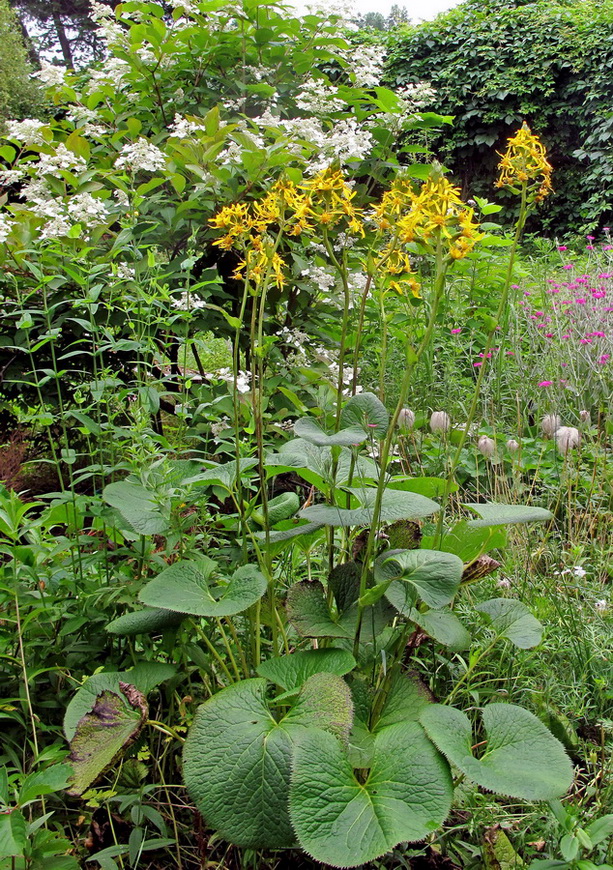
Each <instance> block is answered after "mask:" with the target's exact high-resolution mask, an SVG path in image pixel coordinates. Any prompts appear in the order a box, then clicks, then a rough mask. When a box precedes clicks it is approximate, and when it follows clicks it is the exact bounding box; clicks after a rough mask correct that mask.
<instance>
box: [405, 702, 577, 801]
mask: <svg viewBox="0 0 613 870" xmlns="http://www.w3.org/2000/svg"><path fill="white" fill-rule="evenodd" d="M420 721H421V723H422V725H423V726H424V728H425V729H426V732H427V734H428V736H429V737H430V739H431V740H433V741H434V743H436V745H437V746H438V748H439V749H440V750H441V752H443V753H444V754H445V755H446V756H447V758H448V759H449V761H451V762H452V764H455V766H456V767H458V768H459V769H460V770H461V771H462V772H463V773H465V774H466V776H467V777H468V778H469V779H471V780H472V781H473V782H476V783H477V785H480V786H482V787H483V788H486V789H488V790H489V791H493V792H497V793H498V794H503V795H507V796H508V797H513V798H523V799H524V800H529V801H537V800H543V801H544V800H553V799H554V798H558V797H560V796H561V795H563V794H564V793H565V792H566V791H567V790H568V788H569V786H570V785H571V783H572V780H573V770H572V766H571V763H570V761H569V759H568V756H567V754H566V752H565V750H564V747H563V746H562V744H561V743H560V742H559V741H558V740H556V738H555V737H554V736H553V735H552V733H551V731H549V729H548V728H546V727H545V725H543V723H542V722H541V721H540V720H539V719H537V718H536V716H534V715H533V714H532V713H530V711H529V710H524V708H523V707H517V706H516V705H515V704H488V706H487V707H485V709H484V710H483V725H484V727H485V731H486V733H487V741H486V742H485V745H484V746H483V747H480V748H481V751H480V753H479V757H478V758H476V757H475V756H474V755H473V748H472V747H473V746H474V745H475V744H477V743H479V744H480V743H481V741H480V740H478V739H474V738H473V730H472V726H471V723H470V720H469V718H468V716H466V715H465V714H464V713H462V712H461V711H460V710H456V709H455V708H454V707H446V706H443V705H442V704H432V705H430V706H429V707H427V708H426V709H424V710H423V711H422V714H421V717H420Z"/></svg>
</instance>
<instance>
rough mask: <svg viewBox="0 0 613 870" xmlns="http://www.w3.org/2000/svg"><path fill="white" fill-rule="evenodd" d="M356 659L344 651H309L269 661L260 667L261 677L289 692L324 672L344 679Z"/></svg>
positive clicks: (353, 666) (352, 667)
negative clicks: (314, 675)
mask: <svg viewBox="0 0 613 870" xmlns="http://www.w3.org/2000/svg"><path fill="white" fill-rule="evenodd" d="M355 664H356V663H355V659H354V657H353V656H352V655H351V653H350V652H347V651H346V650H343V649H333V648H332V649H309V650H303V651H301V652H295V653H292V654H291V655H287V656H278V657H276V658H273V659H268V660H267V661H265V662H262V664H261V665H260V666H259V667H258V669H257V670H258V674H259V676H260V677H266V679H267V680H270V681H271V682H272V683H276V684H277V685H278V686H281V688H283V689H286V690H289V689H295V688H297V687H299V686H301V685H302V684H303V683H304V682H305V681H306V680H308V678H309V677H311V676H313V674H319V673H321V672H322V671H325V672H326V673H330V674H337V676H339V677H342V676H344V674H348V673H349V671H352V670H353V669H354V668H355Z"/></svg>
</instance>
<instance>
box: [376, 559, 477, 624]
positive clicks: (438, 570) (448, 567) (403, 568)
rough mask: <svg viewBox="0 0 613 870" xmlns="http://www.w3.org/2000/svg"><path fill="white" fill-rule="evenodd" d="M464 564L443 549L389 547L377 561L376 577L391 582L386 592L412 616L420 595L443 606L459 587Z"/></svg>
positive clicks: (422, 598) (387, 595)
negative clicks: (400, 548)
mask: <svg viewBox="0 0 613 870" xmlns="http://www.w3.org/2000/svg"><path fill="white" fill-rule="evenodd" d="M463 570H464V565H463V563H462V560H461V559H459V558H458V557H457V556H454V555H453V553H443V552H441V551H440V550H390V551H388V552H387V553H383V554H382V555H381V556H379V558H378V559H377V560H376V562H375V581H376V582H377V583H381V584H385V583H387V584H388V587H387V590H386V592H385V596H386V598H387V599H388V601H389V602H390V604H393V605H394V607H395V608H396V609H397V610H399V611H400V612H401V613H403V614H404V615H405V616H409V615H410V612H411V610H412V608H413V605H414V603H415V600H416V598H417V597H419V598H421V600H422V601H425V603H426V604H428V605H429V606H430V607H444V606H445V604H449V602H450V601H451V600H452V599H453V597H454V595H455V594H456V592H457V591H458V589H459V588H460V583H461V581H462V572H463Z"/></svg>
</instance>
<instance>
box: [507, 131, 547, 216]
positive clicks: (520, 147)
mask: <svg viewBox="0 0 613 870" xmlns="http://www.w3.org/2000/svg"><path fill="white" fill-rule="evenodd" d="M499 156H500V157H501V160H500V163H499V164H498V168H499V170H500V175H499V176H498V181H497V182H496V187H511V188H513V187H515V186H519V187H521V186H522V185H524V184H528V187H529V190H530V192H531V194H532V195H531V201H533V202H541V201H542V200H543V199H545V197H546V196H548V195H549V194H550V193H551V190H552V187H551V173H552V171H553V170H552V167H551V164H550V163H549V161H548V160H547V152H546V151H545V146H544V145H543V143H542V142H541V141H540V139H539V138H538V136H535V135H534V134H533V133H532V132H531V130H530V127H528V125H527V124H526V123H525V121H524V123H523V125H522V127H521V129H520V130H518V132H517V133H516V134H515V136H511V138H510V139H509V140H508V142H507V150H506V151H505V153H504V154H499Z"/></svg>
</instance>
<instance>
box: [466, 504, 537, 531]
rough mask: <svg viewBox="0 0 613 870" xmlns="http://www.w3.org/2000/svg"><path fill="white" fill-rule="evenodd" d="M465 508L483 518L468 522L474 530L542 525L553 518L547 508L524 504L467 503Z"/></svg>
mask: <svg viewBox="0 0 613 870" xmlns="http://www.w3.org/2000/svg"><path fill="white" fill-rule="evenodd" d="M464 507H466V508H468V509H469V510H472V511H474V513H476V514H478V515H479V517H481V519H478V520H469V521H468V525H469V526H470V527H472V528H474V529H479V528H482V527H483V526H509V525H513V524H515V523H542V522H545V521H546V520H550V519H552V518H553V514H552V513H551V511H548V510H546V509H545V508H539V507H527V506H526V505H522V504H495V503H494V502H487V503H486V504H476V503H474V504H471V503H468V504H467V503H465V504H464Z"/></svg>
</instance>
